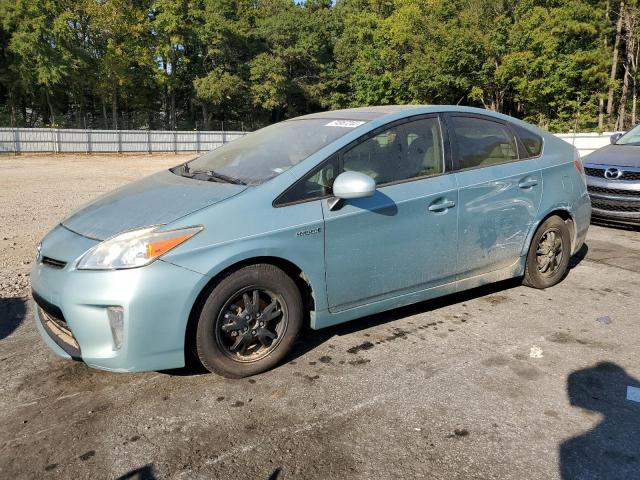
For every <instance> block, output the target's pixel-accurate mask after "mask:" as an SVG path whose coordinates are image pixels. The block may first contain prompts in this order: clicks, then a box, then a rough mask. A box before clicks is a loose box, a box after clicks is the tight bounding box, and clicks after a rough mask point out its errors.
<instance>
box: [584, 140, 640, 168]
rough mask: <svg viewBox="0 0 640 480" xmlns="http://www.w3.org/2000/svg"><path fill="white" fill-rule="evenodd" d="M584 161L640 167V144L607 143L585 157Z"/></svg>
mask: <svg viewBox="0 0 640 480" xmlns="http://www.w3.org/2000/svg"><path fill="white" fill-rule="evenodd" d="M582 160H583V162H584V163H596V164H604V165H616V166H619V167H640V146H638V145H607V146H606V147H602V148H600V149H599V150H596V151H595V152H593V153H590V154H589V155H586V156H585V157H584V158H583V159H582Z"/></svg>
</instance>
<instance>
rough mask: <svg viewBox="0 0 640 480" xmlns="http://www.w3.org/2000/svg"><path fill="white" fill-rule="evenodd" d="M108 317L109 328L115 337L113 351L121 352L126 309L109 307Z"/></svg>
mask: <svg viewBox="0 0 640 480" xmlns="http://www.w3.org/2000/svg"><path fill="white" fill-rule="evenodd" d="M107 317H109V327H110V328H111V336H112V337H113V349H114V350H120V347H122V334H123V330H124V309H123V308H122V307H107Z"/></svg>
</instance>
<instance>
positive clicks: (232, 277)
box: [195, 264, 303, 378]
mask: <svg viewBox="0 0 640 480" xmlns="http://www.w3.org/2000/svg"><path fill="white" fill-rule="evenodd" d="M302 319H303V310H302V299H301V297H300V292H299V290H298V288H297V286H296V284H295V282H294V281H293V280H292V279H291V277H289V276H288V275H287V274H286V273H285V272H283V271H282V270H280V269H279V268H277V267H275V266H273V265H267V264H260V265H250V266H248V267H244V268H241V269H239V270H236V271H235V272H232V273H231V274H229V275H227V276H226V277H224V278H223V279H222V280H221V281H220V282H219V283H218V284H217V285H216V286H215V288H214V289H213V290H212V291H211V293H210V294H209V297H208V298H207V300H206V302H205V304H204V306H203V308H202V311H201V313H200V318H199V319H198V325H197V328H196V339H195V340H196V341H195V350H196V352H195V353H196V355H197V356H198V359H199V360H200V362H202V364H203V365H204V367H205V368H207V369H208V370H209V371H212V372H215V373H218V374H220V375H223V376H225V377H229V378H242V377H247V376H250V375H255V374H257V373H261V372H264V371H265V370H268V369H270V368H272V367H273V366H275V365H277V364H278V363H279V362H280V361H281V360H282V359H283V358H284V356H285V355H286V354H287V353H288V352H289V351H290V350H291V348H292V347H293V344H294V342H295V340H296V338H297V336H298V333H299V332H300V328H301V327H302Z"/></svg>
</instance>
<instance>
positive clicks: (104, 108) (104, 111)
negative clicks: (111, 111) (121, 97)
mask: <svg viewBox="0 0 640 480" xmlns="http://www.w3.org/2000/svg"><path fill="white" fill-rule="evenodd" d="M102 119H103V120H104V129H105V130H107V129H108V128H109V120H108V119H107V102H105V101H104V98H103V99H102Z"/></svg>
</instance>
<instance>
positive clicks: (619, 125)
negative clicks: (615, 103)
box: [615, 65, 631, 131]
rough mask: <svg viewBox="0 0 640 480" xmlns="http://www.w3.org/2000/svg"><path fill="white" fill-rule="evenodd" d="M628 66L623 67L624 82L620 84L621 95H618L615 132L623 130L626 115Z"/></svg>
mask: <svg viewBox="0 0 640 480" xmlns="http://www.w3.org/2000/svg"><path fill="white" fill-rule="evenodd" d="M630 76H631V74H630V73H629V65H625V66H624V80H623V82H622V95H620V108H619V109H618V119H617V120H616V127H615V129H616V131H618V130H624V126H625V123H626V122H625V117H626V115H627V97H628V96H629V77H630Z"/></svg>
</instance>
